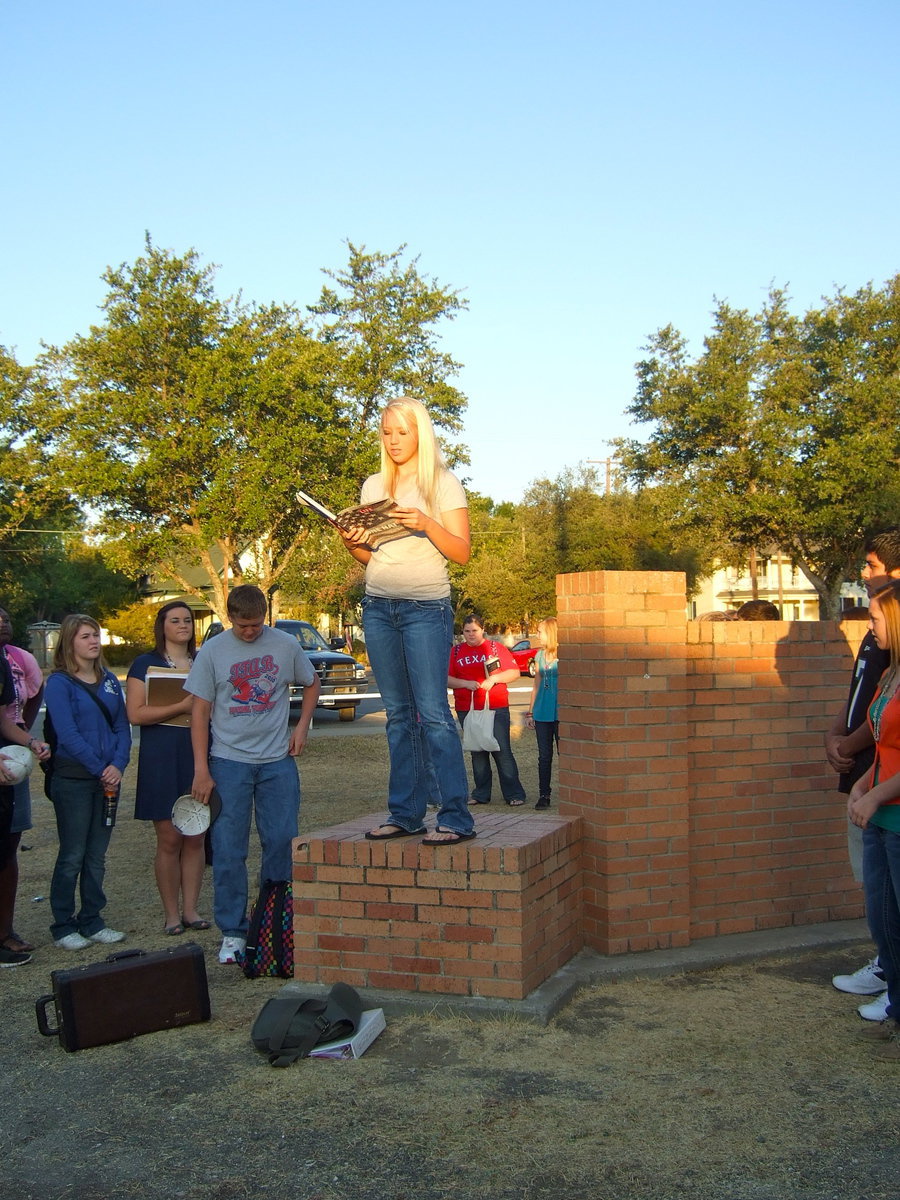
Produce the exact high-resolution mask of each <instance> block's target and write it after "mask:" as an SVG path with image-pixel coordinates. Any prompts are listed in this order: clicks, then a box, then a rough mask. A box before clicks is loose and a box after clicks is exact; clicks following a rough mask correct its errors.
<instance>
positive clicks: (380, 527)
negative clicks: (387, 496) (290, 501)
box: [297, 491, 412, 550]
mask: <svg viewBox="0 0 900 1200" xmlns="http://www.w3.org/2000/svg"><path fill="white" fill-rule="evenodd" d="M297 499H298V500H299V501H300V503H301V504H305V505H307V506H308V507H309V508H311V509H313V510H314V511H315V512H317V513H318V514H319V516H320V517H324V518H325V520H326V521H330V522H331V524H332V525H334V526H335V528H336V529H351V528H352V527H353V526H354V525H359V526H361V527H362V528H363V529H365V531H366V533H367V534H368V535H369V541H368V545H370V546H371V547H372V549H373V550H377V549H378V547H379V546H383V545H384V543H385V542H395V541H396V540H397V539H398V538H404V537H409V535H410V534H411V533H412V530H411V529H407V528H406V526H405V525H401V524H400V522H399V521H396V520H395V519H394V518H393V517H392V516H391V515H390V514H391V511H392V510H393V509H394V508H396V507H397V506H396V502H395V501H393V500H379V501H378V502H377V503H375V504H360V505H358V506H357V507H356V508H342V509H341V511H340V512H339V513H333V512H331V510H330V509H328V508H326V507H325V505H324V504H320V503H319V501H318V500H313V498H312V496H307V494H306V492H301V491H298V492H297Z"/></svg>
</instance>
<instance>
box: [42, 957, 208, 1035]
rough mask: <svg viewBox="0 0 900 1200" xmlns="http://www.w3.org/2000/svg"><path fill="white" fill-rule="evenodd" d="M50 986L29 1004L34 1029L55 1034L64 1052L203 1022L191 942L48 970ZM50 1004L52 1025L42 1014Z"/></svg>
mask: <svg viewBox="0 0 900 1200" xmlns="http://www.w3.org/2000/svg"><path fill="white" fill-rule="evenodd" d="M50 985H51V987H52V988H53V991H52V992H48V993H47V995H45V996H40V997H39V998H38V1000H37V1001H36V1002H35V1011H36V1013H37V1023H38V1029H39V1030H40V1031H41V1033H43V1034H44V1035H45V1036H46V1037H55V1036H57V1035H58V1036H59V1040H60V1044H61V1045H62V1046H63V1048H64V1049H65V1050H86V1049H87V1048H88V1047H90V1046H103V1045H106V1044H107V1043H108V1042H122V1041H125V1040H126V1039H128V1038H133V1037H137V1036H138V1035H139V1034H141V1033H156V1032H157V1030H160V1029H173V1028H175V1027H176V1026H179V1025H194V1024H196V1023H197V1022H199V1021H208V1020H209V1015H210V1009H209V987H208V984H207V980H206V962H205V960H204V957H203V950H202V949H201V947H200V946H198V945H197V944H196V943H194V942H188V943H187V944H185V945H181V946H177V947H175V948H174V949H172V950H156V951H151V952H149V953H148V952H147V951H144V950H124V951H120V952H119V953H117V954H111V955H110V956H109V958H108V959H107V960H106V961H105V962H101V963H92V964H90V965H86V966H83V967H73V968H71V969H69V970H65V971H51V972H50ZM51 1002H52V1003H53V1005H54V1006H55V1009H56V1024H55V1025H51V1023H50V1019H49V1017H48V1015H47V1010H48V1006H49V1005H50V1003H51Z"/></svg>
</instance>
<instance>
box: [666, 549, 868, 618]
mask: <svg viewBox="0 0 900 1200" xmlns="http://www.w3.org/2000/svg"><path fill="white" fill-rule="evenodd" d="M756 584H757V587H756V596H754V595H753V584H752V581H751V578H750V572H749V569H748V568H747V567H741V568H735V567H719V568H718V569H717V570H716V571H714V572H713V574H712V575H710V576H708V577H707V578H706V579H704V580H703V581H702V583H701V585H700V589H699V591H698V592H697V594H696V595H695V596H694V597H693V598H692V599H691V600H690V601H689V603H688V616H689V617H690V618H691V619H696V618H697V617H699V616H701V615H702V614H703V613H708V612H735V611H736V610H737V609H739V608H740V607H741V605H742V604H744V603H745V602H746V601H747V600H753V599H758V600H769V601H771V603H772V604H775V605H777V606H778V611H779V612H780V613H781V616H782V618H783V620H785V621H818V619H819V597H818V594H817V592H816V590H815V588H814V587H813V586H812V584H811V583H810V582H809V581H808V580H807V578H806V576H805V575H804V574H803V572H802V571H798V570H797V569H796V568H795V567H794V566H793V565H792V563H791V560H790V558H788V557H787V555H785V554H782V553H781V551H779V550H773V551H772V552H771V553H770V554H769V555H760V556H759V557H758V558H757V572H756ZM841 603H842V607H843V608H853V607H854V606H855V605H859V604H867V603H868V597H867V595H866V590H865V588H864V587H863V586H862V584H861V583H859V582H857V583H845V584H844V585H843V587H842V588H841Z"/></svg>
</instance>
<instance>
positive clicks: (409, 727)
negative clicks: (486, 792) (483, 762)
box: [362, 596, 474, 833]
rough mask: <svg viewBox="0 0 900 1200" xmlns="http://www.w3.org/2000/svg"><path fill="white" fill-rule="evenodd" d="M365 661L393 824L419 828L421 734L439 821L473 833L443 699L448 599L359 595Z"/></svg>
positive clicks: (461, 763) (458, 750) (423, 782)
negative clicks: (376, 697)
mask: <svg viewBox="0 0 900 1200" xmlns="http://www.w3.org/2000/svg"><path fill="white" fill-rule="evenodd" d="M362 608H363V629H364V630H365V634H366V649H367V650H368V653H369V662H370V663H371V664H372V670H373V671H374V672H375V679H376V681H377V683H378V689H379V691H380V692H381V697H382V699H383V700H384V707H385V712H386V713H387V739H388V750H389V752H390V758H391V773H390V782H389V784H388V809H389V811H390V822H391V824H392V825H398V826H399V827H400V828H401V829H409V830H417V829H421V828H422V822H423V820H424V817H425V802H426V798H427V794H428V791H429V788H428V782H427V769H426V765H425V762H424V758H423V753H422V748H421V743H420V740H419V738H420V736H422V737H424V739H425V743H426V745H427V748H428V754H429V756H430V758H431V763H432V765H433V768H434V772H435V774H436V776H437V781H438V784H439V786H440V797H432V799H434V800H439V802H440V809H439V810H438V815H437V823H438V825H439V826H440V827H441V828H442V829H452V830H453V831H454V832H455V833H471V831H472V828H473V826H474V821H473V820H472V814H471V813H470V812H469V806H468V794H469V785H468V781H467V779H466V764H465V760H464V758H463V752H462V746H461V744H460V740H459V734H458V732H457V730H456V724H455V722H454V720H453V716H452V714H451V712H450V705H449V704H448V703H447V664H448V662H449V659H450V646H451V644H452V641H453V611H452V609H451V607H450V601H449V600H386V599H383V598H382V597H379V596H365V597H364V598H363V604H362Z"/></svg>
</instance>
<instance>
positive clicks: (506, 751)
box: [456, 708, 525, 804]
mask: <svg viewBox="0 0 900 1200" xmlns="http://www.w3.org/2000/svg"><path fill="white" fill-rule="evenodd" d="M456 715H457V716H458V717H459V723H460V725H461V726H462V727H463V729H465V727H466V717H467V716H468V715H469V714H468V713H467V712H461V713H457V714H456ZM494 737H495V738H496V739H497V744H498V745H499V747H500V749H499V750H490V751H489V750H472V751H470V754H471V755H472V778H473V779H474V781H475V787H474V788H473V789H472V799H473V800H476V801H477V802H478V803H479V804H487V803H488V801H489V800H490V798H491V759H492V758H493V760H494V762H495V763H496V764H497V778H498V779H499V781H500V794H501V795H502V796H503V799H504V800H506V801H507V802H509V801H510V800H524V799H525V789H524V788H523V787H522V783H521V780H520V779H519V768H518V767H517V766H516V760H515V759H514V758H513V752H512V746H511V745H510V744H509V709H508V708H495V709H494Z"/></svg>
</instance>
